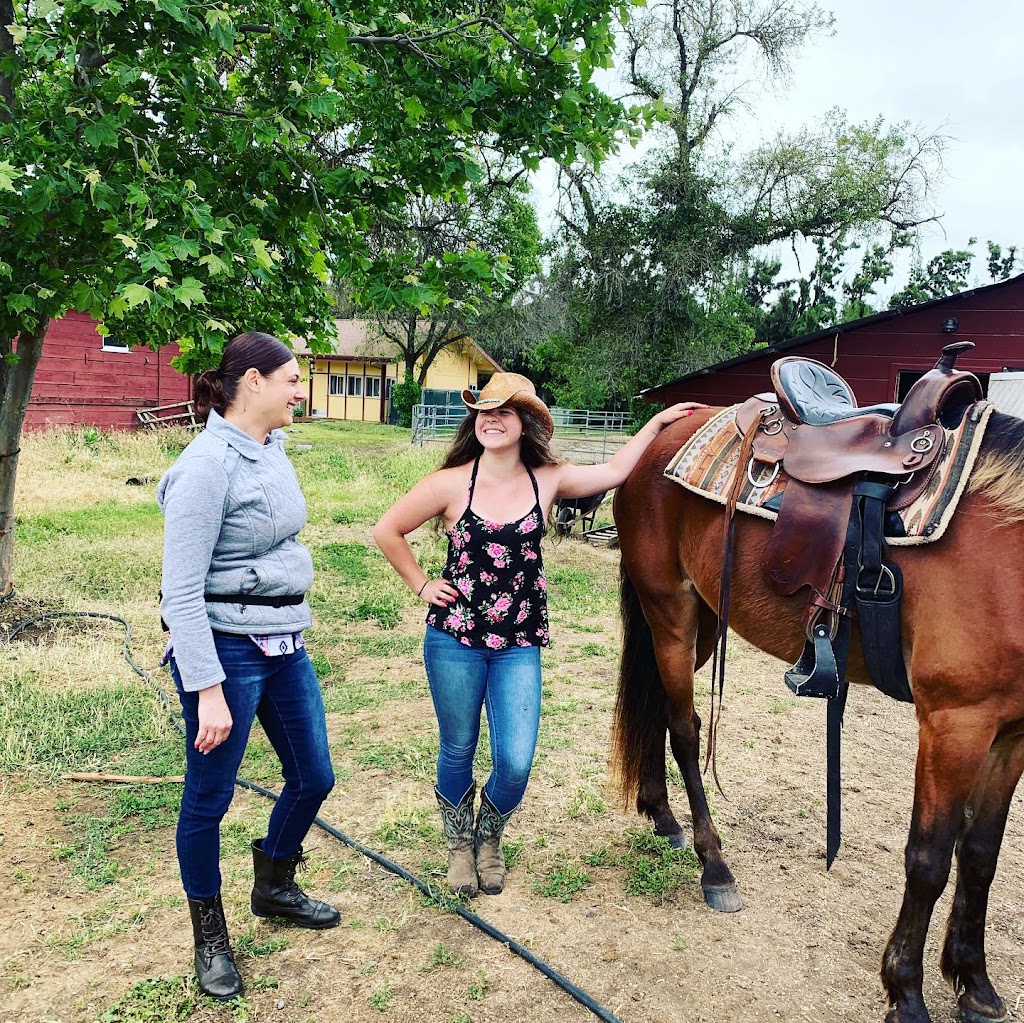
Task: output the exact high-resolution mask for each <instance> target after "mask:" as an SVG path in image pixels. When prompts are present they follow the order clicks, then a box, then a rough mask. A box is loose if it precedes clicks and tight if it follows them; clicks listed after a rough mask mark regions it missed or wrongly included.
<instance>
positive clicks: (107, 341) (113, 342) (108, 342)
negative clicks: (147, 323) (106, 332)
mask: <svg viewBox="0 0 1024 1023" xmlns="http://www.w3.org/2000/svg"><path fill="white" fill-rule="evenodd" d="M100 351H101V352H124V353H126V354H128V355H131V352H132V349H131V346H130V345H129V344H128V342H127V341H125V342H121V343H119V342H118V341H117V339H116V338H113V337H105V338H103V345H102V347H101V348H100Z"/></svg>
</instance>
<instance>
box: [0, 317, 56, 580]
mask: <svg viewBox="0 0 1024 1023" xmlns="http://www.w3.org/2000/svg"><path fill="white" fill-rule="evenodd" d="M48 326H49V321H48V320H44V321H43V322H42V323H40V324H39V326H38V327H37V328H36V329H35V330H34V331H33V332H31V333H24V332H23V333H22V334H21V335H20V336H19V338H18V356H17V361H16V362H14V363H13V365H11V364H8V365H6V366H5V367H3V370H2V371H0V596H3V595H6V594H8V593H10V592H11V590H12V588H13V587H14V483H15V480H16V479H17V476H18V455H19V453H20V451H21V447H20V444H21V427H22V424H23V423H24V422H25V412H26V411H27V410H28V399H29V395H30V394H31V393H32V381H33V379H34V378H35V375H36V366H38V365H39V357H40V356H41V355H42V354H43V338H44V337H45V335H46V328H47V327H48Z"/></svg>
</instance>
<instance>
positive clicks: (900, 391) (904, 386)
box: [896, 369, 991, 403]
mask: <svg viewBox="0 0 1024 1023" xmlns="http://www.w3.org/2000/svg"><path fill="white" fill-rule="evenodd" d="M924 374H925V371H924V370H917V369H914V370H910V369H901V370H899V371H898V372H897V374H896V400H897V401H898V402H901V403H902V402H904V401H906V399H907V395H908V394H909V393H910V389H911V387H913V386H914V384H916V383H917V382H918V380H920V379H921V377H923V376H924ZM974 375H975V376H976V377H977V378H978V382H979V383H980V384H981V390H982V393H983V394H985V395H987V394H988V379H989V377H990V376H991V374H990V373H975V374H974Z"/></svg>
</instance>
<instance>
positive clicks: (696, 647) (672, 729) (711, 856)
mask: <svg viewBox="0 0 1024 1023" xmlns="http://www.w3.org/2000/svg"><path fill="white" fill-rule="evenodd" d="M644 610H645V613H646V614H647V619H648V621H649V623H650V626H651V633H652V635H653V637H654V650H655V656H656V657H657V661H658V671H659V673H660V674H661V680H662V685H663V686H664V688H665V693H666V696H667V697H668V732H669V741H670V743H671V746H672V753H673V755H674V756H675V758H676V763H677V764H678V765H679V770H680V772H681V773H682V776H683V784H684V785H685V786H686V796H687V799H688V800H689V803H690V815H691V817H692V819H693V848H694V852H696V853H697V856H698V857H699V858H700V861H701V864H702V865H703V868H704V869H703V871H702V873H701V882H700V883H701V888H702V889H703V892H704V901H705V902H706V903H707V904H708V905H709V906H710V907H711V908H712V909H715V910H718V911H719V912H721V913H735V912H736V911H737V910H739V909H742V908H743V903H742V900H741V899H740V896H739V892H738V891H737V890H736V879H735V878H734V877H733V875H732V871H731V870H730V869H729V866H728V864H727V863H726V862H725V858H724V857H723V856H722V840H721V838H720V837H719V834H718V831H717V829H716V828H715V825H714V823H713V822H712V820H711V811H710V810H709V809H708V801H707V795H706V793H705V791H704V779H703V777H702V776H701V772H700V717H699V716H698V715H697V711H696V709H695V707H694V703H693V674H694V670H695V668H696V667H697V666H699V665H700V664H703V663H704V662H705V661H706V660H707V659H708V657H709V656H710V653H711V650H712V649H713V647H714V632H713V625H710V622H709V620H708V616H709V615H710V618H711V619H712V620H713V618H714V615H713V613H711V612H710V610H709V609H708V608H707V605H705V604H704V603H703V602H702V601H701V599H700V597H699V596H698V595H697V593H696V591H695V590H694V589H693V587H692V586H691V585H690V584H687V585H686V587H685V591H684V593H683V595H682V596H681V597H680V598H679V599H678V600H673V601H659V602H658V603H657V604H656V606H654V607H650V608H648V607H646V606H645V609H644Z"/></svg>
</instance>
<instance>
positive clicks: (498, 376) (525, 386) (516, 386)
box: [462, 373, 555, 437]
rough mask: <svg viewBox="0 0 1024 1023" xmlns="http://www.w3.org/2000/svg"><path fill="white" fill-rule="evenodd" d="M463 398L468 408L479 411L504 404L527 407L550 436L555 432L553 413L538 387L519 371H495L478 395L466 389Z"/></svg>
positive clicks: (486, 410) (487, 410) (485, 410)
mask: <svg viewBox="0 0 1024 1023" xmlns="http://www.w3.org/2000/svg"><path fill="white" fill-rule="evenodd" d="M462 400H463V401H464V402H465V403H466V407H467V408H471V409H476V411H477V412H489V411H490V410H491V409H496V408H501V406H502V405H509V406H511V407H512V408H521V409H527V410H528V411H530V412H532V413H533V415H534V416H536V418H537V419H538V420H539V421H540V424H541V426H543V427H544V429H545V431H547V435H548V437H551V435H552V434H553V433H554V432H555V424H554V422H553V421H552V419H551V413H550V412H549V411H548V407H547V405H545V404H544V402H542V401H541V400H540V398H538V397H537V389H536V388H535V387H534V386H533V384H532V383H531V382H530V381H529V380H527V379H526V377H524V376H520V374H518V373H495V374H494V376H492V377H491V379H490V380H488V381H487V383H486V384H485V385H484V389H483V390H482V391H481V392H480V394H479V396H478V397H477V396H474V394H473V392H472V391H470V390H465V391H463V392H462Z"/></svg>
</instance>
